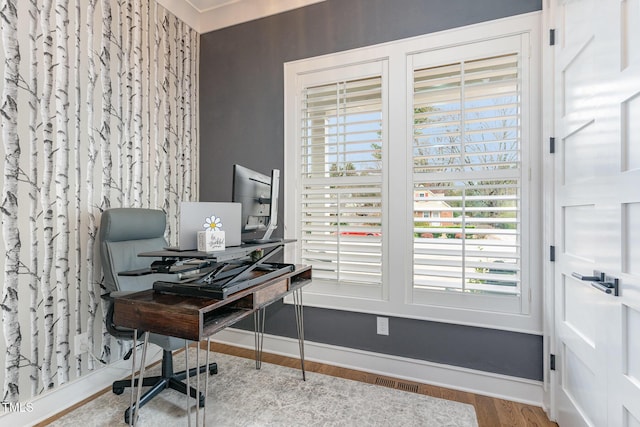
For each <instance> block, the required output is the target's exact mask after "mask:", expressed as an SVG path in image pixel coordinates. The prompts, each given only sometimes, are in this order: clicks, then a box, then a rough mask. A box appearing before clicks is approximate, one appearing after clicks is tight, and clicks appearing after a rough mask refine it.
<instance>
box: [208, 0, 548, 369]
mask: <svg viewBox="0 0 640 427" xmlns="http://www.w3.org/2000/svg"><path fill="white" fill-rule="evenodd" d="M541 8H542V4H541V0H326V1H324V2H321V3H316V4H313V5H310V6H307V7H304V8H300V9H295V10H292V11H289V12H285V13H281V14H278V15H274V16H270V17H266V18H262V19H258V20H255V21H250V22H247V23H243V24H239V25H236V26H233V27H229V28H224V29H221V30H217V31H212V32H210V33H206V34H203V35H202V37H201V44H200V49H201V51H200V159H199V160H200V200H201V201H229V200H231V188H232V165H233V164H234V163H240V164H242V165H244V166H247V167H249V168H252V169H256V170H259V171H262V172H263V173H267V172H269V171H270V170H271V169H273V168H279V169H281V170H283V169H284V68H283V66H284V63H286V62H289V61H293V60H297V59H303V58H309V57H314V56H318V55H323V54H327V53H333V52H339V51H343V50H348V49H354V48H358V47H363V46H369V45H373V44H378V43H383V42H388V41H391V40H398V39H403V38H407V37H413V36H418V35H423V34H428V33H432V32H436V31H441V30H446V29H450V28H456V27H461V26H465V25H469V24H474V23H479V22H484V21H489V20H493V19H498V18H503V17H508V16H513V15H518V14H523V13H528V12H533V11H538V10H541ZM287 178H288V177H287V176H284V175H283V177H282V179H287ZM283 198H286V195H283ZM283 198H281V200H280V212H281V213H282V211H283V208H282V205H283V200H282V199H283ZM282 219H283V218H282V215H280V218H279V220H280V224H282ZM281 230H282V228H280V229H279V230H278V231H276V233H274V235H275V236H280V237H281V236H282V231H281ZM293 315H294V313H293V309H292V307H290V306H287V305H284V304H275V305H274V306H272V307H270V308H269V309H268V310H267V322H266V332H267V333H269V334H274V335H281V336H288V337H294V336H295V323H294V321H293ZM239 327H241V328H245V329H250V330H252V329H253V323H252V322H244V323H241V324H240V325H239ZM389 329H390V335H389V336H381V335H377V334H376V316H375V315H371V314H363V313H353V312H348V311H340V310H328V309H320V308H311V307H308V308H306V309H305V337H306V339H307V340H310V341H314V342H319V343H326V344H331V345H337V346H343V347H349V348H354V349H360V350H367V351H372V352H377V353H384V354H393V355H398V356H403V357H409V358H414V359H419V360H426V361H431V362H435V363H443V364H450V365H455V366H461V367H465V368H470V369H477V370H480V371H485V372H493V373H498V374H504V375H510V376H515V377H521V378H526V379H533V380H539V381H541V380H542V378H543V375H542V366H543V361H542V355H543V349H542V337H541V336H539V335H534V334H524V333H515V332H509V331H501V330H495V329H487V328H478V327H472V326H462V325H454V324H447V323H440V322H432V321H421V320H415V319H404V318H390V322H389Z"/></svg>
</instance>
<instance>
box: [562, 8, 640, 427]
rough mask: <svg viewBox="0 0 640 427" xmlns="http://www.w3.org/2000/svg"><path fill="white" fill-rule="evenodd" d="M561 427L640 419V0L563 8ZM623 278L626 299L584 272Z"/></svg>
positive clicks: (638, 423) (628, 422) (634, 422)
mask: <svg viewBox="0 0 640 427" xmlns="http://www.w3.org/2000/svg"><path fill="white" fill-rule="evenodd" d="M554 7H555V9H554V10H555V17H556V24H557V33H558V34H559V36H560V38H561V40H559V43H558V44H557V45H556V46H555V47H554V48H553V49H554V52H555V59H554V62H555V71H554V80H555V87H554V93H555V112H554V122H555V136H556V141H559V147H558V150H557V151H556V154H555V158H554V161H555V184H554V194H555V201H554V210H555V214H554V224H555V240H556V245H557V246H558V247H559V248H560V251H559V254H558V257H557V259H556V264H555V279H554V281H555V284H554V299H555V302H554V304H555V328H554V329H555V347H556V351H557V353H558V355H557V357H558V358H559V359H560V360H559V361H558V360H557V361H556V367H557V370H558V372H557V373H556V374H555V378H554V380H553V387H554V392H553V396H554V402H553V405H554V406H555V413H556V414H557V420H558V423H559V425H560V426H562V427H564V426H582V425H590V426H598V427H600V426H616V427H617V426H640V421H639V420H640V53H638V52H640V49H638V44H639V43H640V0H598V1H594V0H567V1H560V0H558V1H557V2H556V3H555V5H554ZM594 270H597V271H601V272H605V273H606V274H607V275H608V276H611V279H609V278H608V279H607V281H609V282H612V283H613V278H617V279H619V282H618V283H619V296H615V295H614V294H607V293H605V292H603V291H602V290H599V289H597V288H596V287H594V286H592V285H593V282H592V281H591V280H581V279H580V278H577V277H576V275H575V274H574V273H579V275H584V276H594Z"/></svg>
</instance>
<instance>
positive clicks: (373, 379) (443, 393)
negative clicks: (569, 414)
mask: <svg viewBox="0 0 640 427" xmlns="http://www.w3.org/2000/svg"><path fill="white" fill-rule="evenodd" d="M212 347H213V351H214V352H220V353H225V354H231V355H234V356H240V357H246V358H249V359H253V358H254V351H253V350H248V349H242V348H239V347H233V346H228V345H224V344H218V343H214V344H212ZM262 360H263V361H264V362H266V363H273V364H275V365H282V366H288V367H291V368H299V367H300V361H299V360H298V359H295V358H291V357H285V356H278V355H274V354H268V353H264V354H263V355H262ZM305 368H306V370H307V371H309V372H318V373H321V374H325V375H332V376H334V377H341V378H347V379H350V380H356V381H362V382H365V383H370V384H379V385H381V386H386V387H392V388H399V389H402V390H406V391H412V392H415V393H420V394H425V395H427V396H433V397H439V398H443V399H449V400H454V401H456V402H462V403H468V404H470V405H473V406H474V407H475V409H476V415H477V416H478V425H479V427H497V426H509V427H518V426H556V427H557V424H556V423H554V422H551V421H549V418H547V415H546V414H545V413H544V411H543V410H542V408H538V407H536V406H531V405H524V404H521V403H516V402H510V401H508V400H502V399H495V398H492V397H486V396H481V395H478V394H473V393H467V392H462V391H456V390H451V389H446V388H442V387H435V386H431V385H427V384H421V383H413V382H410V381H405V380H398V379H395V378H392V377H384V376H380V375H376V374H370V373H367V372H361V371H355V370H352V369H346V368H339V367H336V366H330V365H325V364H322V363H316V362H311V361H305Z"/></svg>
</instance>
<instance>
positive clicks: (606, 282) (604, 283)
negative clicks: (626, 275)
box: [571, 270, 620, 297]
mask: <svg viewBox="0 0 640 427" xmlns="http://www.w3.org/2000/svg"><path fill="white" fill-rule="evenodd" d="M571 275H572V276H573V277H575V278H576V279H579V280H584V281H587V282H591V286H593V287H594V288H596V289H597V290H599V291H602V292H604V293H605V294H610V295H613V296H616V297H617V296H620V280H618V279H617V278H615V277H611V276H607V275H605V274H604V273H601V272H599V271H595V270H594V272H593V276H583V275H582V274H579V273H571Z"/></svg>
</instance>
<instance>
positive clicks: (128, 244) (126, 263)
mask: <svg viewBox="0 0 640 427" xmlns="http://www.w3.org/2000/svg"><path fill="white" fill-rule="evenodd" d="M165 226H166V216H165V214H164V212H162V211H160V210H154V209H141V208H114V209H107V210H106V211H104V213H103V214H102V219H101V221H100V235H99V241H100V257H101V260H102V269H103V272H104V286H105V288H106V290H107V292H108V294H107V295H106V299H107V301H109V308H108V311H107V314H106V316H105V322H106V326H107V329H108V331H109V333H110V334H111V335H113V336H115V337H117V338H121V339H133V331H132V330H131V329H126V328H121V327H118V326H116V325H115V324H114V323H113V303H112V297H113V296H116V295H118V294H122V293H126V292H137V291H142V290H145V289H150V288H151V287H152V286H153V283H154V282H155V281H156V280H165V281H172V280H175V275H171V274H158V273H155V274H146V275H140V276H119V275H118V273H120V272H123V271H132V270H144V269H148V268H149V266H150V265H151V262H152V261H154V259H153V258H146V257H139V256H138V254H139V253H140V252H149V251H157V250H162V248H163V247H166V246H167V242H166V240H165V238H164V233H165ZM161 315H162V313H158V316H161ZM141 332H144V331H141ZM149 342H151V343H154V344H156V345H158V346H160V347H161V348H162V350H163V354H162V374H161V375H160V376H157V377H151V378H144V379H143V382H142V385H143V386H145V387H146V386H150V387H151V389H150V390H148V391H147V392H145V394H144V395H143V396H142V397H141V398H140V407H142V406H143V405H144V404H146V403H147V402H149V401H150V400H151V399H152V398H153V397H154V396H156V395H157V394H158V393H160V392H161V391H162V390H164V389H166V388H171V389H174V390H177V391H179V392H180V393H183V394H187V386H186V384H185V383H183V382H182V380H184V379H185V378H186V377H187V373H186V372H185V371H182V372H178V373H175V372H174V371H173V351H174V350H177V349H180V348H184V343H185V341H184V339H178V338H175V337H168V336H164V335H158V334H149ZM125 358H126V356H125ZM206 369H207V366H201V367H199V368H193V369H190V370H189V376H193V375H196V373H198V372H204V371H205V370H206ZM217 369H218V368H217V365H216V364H215V363H212V364H210V365H209V373H210V374H215V373H217ZM136 381H137V380H136ZM136 385H137V383H136ZM129 386H131V380H120V381H116V382H114V383H113V387H112V389H113V392H114V393H115V394H122V393H123V392H124V389H125V387H129ZM189 395H190V396H191V397H193V398H194V399H195V398H196V389H195V388H193V387H190V391H189ZM198 403H199V405H200V407H203V406H204V396H203V395H202V393H200V396H199V399H198ZM131 409H132V408H128V409H127V410H126V411H125V414H124V416H125V422H126V423H128V422H129V414H130V413H131Z"/></svg>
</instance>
